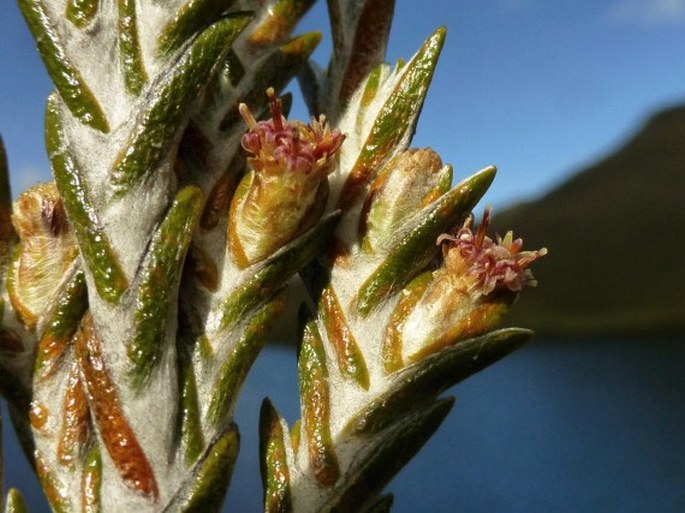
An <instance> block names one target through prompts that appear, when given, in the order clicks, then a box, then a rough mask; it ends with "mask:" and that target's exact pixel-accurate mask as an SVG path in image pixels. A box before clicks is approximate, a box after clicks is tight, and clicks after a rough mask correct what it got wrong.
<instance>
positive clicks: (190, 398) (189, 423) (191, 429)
mask: <svg viewBox="0 0 685 513" xmlns="http://www.w3.org/2000/svg"><path fill="white" fill-rule="evenodd" d="M179 371H180V378H179V385H180V388H181V393H180V398H181V411H180V416H181V443H182V447H183V449H184V455H185V459H186V464H187V465H188V466H190V465H192V464H193V463H195V461H197V459H198V458H199V457H200V454H201V453H202V449H203V447H204V445H205V440H204V436H203V434H202V424H201V421H200V404H199V401H198V396H197V384H196V382H195V372H194V368H193V366H192V364H191V362H190V357H189V356H186V355H183V356H182V357H181V361H180V364H179Z"/></svg>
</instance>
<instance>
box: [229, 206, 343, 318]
mask: <svg viewBox="0 0 685 513" xmlns="http://www.w3.org/2000/svg"><path fill="white" fill-rule="evenodd" d="M339 217H340V213H339V212H333V213H332V214H328V215H327V216H325V217H323V218H322V219H321V221H320V222H319V223H318V224H317V225H316V226H315V227H314V228H312V229H311V230H310V231H308V232H307V233H305V234H304V235H302V236H301V237H298V238H297V239H295V240H294V241H292V242H291V243H290V244H288V245H286V246H284V247H283V248H281V249H280V250H278V251H277V252H276V253H274V255H273V256H272V257H270V258H268V259H267V260H265V261H263V262H261V263H259V264H257V266H258V267H257V270H256V272H255V273H254V274H252V275H251V276H250V277H249V278H248V279H247V280H246V281H245V282H244V283H242V284H241V285H240V286H239V288H238V290H236V291H235V292H234V293H232V294H231V295H230V296H228V298H227V299H226V300H225V301H224V302H223V303H222V305H221V311H222V312H223V317H222V319H221V327H222V328H223V329H226V328H228V327H229V326H231V325H233V324H235V323H236V322H238V321H239V320H240V319H242V318H243V317H244V316H245V315H246V314H247V313H248V312H249V311H250V310H252V309H253V308H255V307H257V306H258V305H260V304H261V303H263V302H264V301H266V300H267V299H268V298H269V297H271V296H272V295H273V293H274V292H275V291H276V289H278V288H279V287H281V286H282V285H283V284H284V283H285V282H286V281H287V280H289V279H290V277H291V276H292V275H293V274H295V273H296V272H297V271H299V270H300V269H301V268H302V266H303V265H305V264H306V263H307V262H309V261H310V260H311V259H313V258H314V257H316V256H317V255H319V254H321V252H322V251H323V248H324V246H325V244H326V242H327V241H328V237H329V236H330V234H331V233H332V231H333V229H334V227H335V225H336V224H337V222H338V219H339Z"/></svg>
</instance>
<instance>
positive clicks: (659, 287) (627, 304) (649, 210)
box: [494, 106, 685, 335]
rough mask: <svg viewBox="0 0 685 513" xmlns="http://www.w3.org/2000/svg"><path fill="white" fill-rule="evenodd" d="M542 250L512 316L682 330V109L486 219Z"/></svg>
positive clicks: (571, 325) (577, 329)
mask: <svg viewBox="0 0 685 513" xmlns="http://www.w3.org/2000/svg"><path fill="white" fill-rule="evenodd" d="M494 224H495V227H496V229H497V230H498V231H499V232H500V233H501V232H504V231H505V230H506V229H507V228H509V227H515V228H516V232H515V234H520V235H522V236H523V238H524V241H525V245H526V247H527V248H537V247H540V246H546V247H547V248H548V249H549V251H550V254H549V255H548V256H547V257H546V258H545V259H543V260H542V261H540V262H539V263H538V264H537V265H536V267H535V269H534V271H535V275H536V277H537V278H538V280H539V282H540V286H539V287H538V288H537V289H536V290H530V291H526V292H527V293H525V294H523V296H522V298H521V301H520V302H519V304H517V305H516V307H515V309H514V312H513V322H515V323H516V324H519V325H523V326H529V327H532V328H534V329H536V330H538V331H539V332H543V333H548V334H571V335H575V334H591V335H604V334H624V333H625V334H646V333H651V332H655V331H658V332H676V333H677V332H679V333H683V334H685V106H682V107H677V108H672V109H669V110H666V111H663V112H661V113H659V114H657V115H655V116H654V117H653V118H651V119H650V120H649V121H648V122H647V123H646V124H645V125H644V127H643V128H642V129H641V130H640V131H639V132H638V133H637V134H636V135H635V136H634V137H633V138H631V139H630V140H629V141H628V142H627V143H626V144H625V145H624V146H623V147H622V148H621V149H619V150H618V151H616V152H615V153H614V154H612V155H610V156H608V157H607V158H605V159H603V160H601V161H600V162H598V163H596V164H595V165H593V166H591V167H590V168H588V169H586V170H584V171H582V172H580V173H578V174H577V175H575V176H574V177H573V178H572V179H570V180H569V181H568V182H566V183H564V184H563V185H561V186H560V187H558V188H557V189H555V190H554V191H552V192H550V193H549V194H547V195H546V196H545V197H543V198H541V199H539V200H537V201H534V202H530V203H525V204H520V205H517V206H516V207H513V208H511V209H510V210H508V211H505V212H503V213H501V214H500V215H498V216H497V217H496V219H495V220H494Z"/></svg>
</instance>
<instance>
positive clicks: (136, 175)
mask: <svg viewBox="0 0 685 513" xmlns="http://www.w3.org/2000/svg"><path fill="white" fill-rule="evenodd" d="M250 20H251V17H250V16H249V15H245V14H243V13H239V14H236V15H233V16H230V17H227V18H224V19H222V20H220V21H218V22H216V23H215V24H213V25H211V26H210V27H209V28H207V29H206V30H205V31H204V32H202V34H200V35H199V36H198V37H197V38H196V39H195V40H194V41H193V42H192V44H191V45H190V46H189V47H188V49H187V50H186V51H185V52H184V53H183V54H182V55H181V57H180V58H179V59H178V61H176V63H175V64H174V66H173V67H172V68H171V69H170V70H169V72H168V73H164V74H162V75H161V78H160V80H159V81H158V83H156V84H154V86H153V87H152V88H151V91H150V92H149V93H148V97H147V100H146V101H145V102H144V105H145V109H144V110H143V111H142V112H141V113H140V114H139V116H138V118H137V120H136V121H135V125H134V127H133V129H132V130H131V132H130V134H129V136H128V139H127V140H126V142H125V143H124V144H123V146H122V148H121V150H120V151H119V154H118V156H117V157H116V159H115V161H114V164H113V166H112V169H111V177H112V181H113V183H114V185H115V186H116V187H117V192H118V194H123V193H125V192H126V191H128V190H129V189H130V188H131V187H133V186H134V185H135V184H137V183H138V182H139V181H140V180H141V179H143V178H144V177H145V176H147V175H148V174H150V173H152V172H154V171H155V170H157V169H158V168H159V166H160V164H161V163H162V162H163V161H164V160H165V159H166V158H168V156H169V155H168V153H169V149H170V148H171V145H172V144H173V143H174V142H175V141H176V139H177V135H178V133H179V131H180V130H181V129H182V128H183V127H184V125H185V123H186V121H187V116H188V114H189V111H190V107H191V106H192V105H193V103H194V102H195V100H196V99H197V97H198V96H199V95H200V93H201V91H202V89H203V88H204V86H205V84H206V83H207V82H208V80H209V78H210V77H211V76H212V74H213V73H214V71H216V68H217V65H218V64H219V63H220V62H221V61H222V60H223V59H224V57H225V56H226V53H227V52H228V50H229V49H230V47H231V44H232V43H233V41H234V40H235V39H236V38H237V37H238V36H239V35H240V33H241V32H242V30H243V29H244V28H245V26H246V25H247V24H248V23H249V22H250Z"/></svg>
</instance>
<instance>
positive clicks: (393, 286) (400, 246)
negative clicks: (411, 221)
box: [356, 167, 496, 316]
mask: <svg viewBox="0 0 685 513" xmlns="http://www.w3.org/2000/svg"><path fill="white" fill-rule="evenodd" d="M495 171H496V170H495V168H494V167H489V168H486V169H484V170H482V171H480V172H478V173H476V174H475V175H473V176H472V177H470V178H468V179H466V180H465V181H463V182H462V183H460V184H459V185H457V186H456V187H455V188H454V189H452V190H451V191H450V192H448V193H447V194H445V195H444V196H442V197H441V198H440V199H438V200H437V201H436V202H435V203H433V204H431V205H430V206H429V207H428V208H427V209H426V210H425V211H424V212H422V213H421V214H419V217H418V221H417V222H416V225H415V227H414V228H413V229H412V230H410V231H409V232H408V233H407V234H406V235H405V236H404V237H403V238H402V240H400V241H399V242H398V243H397V244H396V245H395V247H394V248H393V250H392V251H391V252H390V253H389V254H388V256H387V257H386V259H385V260H384V261H383V263H381V264H380V265H379V266H378V268H377V269H376V270H375V271H374V272H373V274H372V275H371V276H370V277H369V278H368V279H367V280H366V281H365V282H364V283H363V284H362V286H361V288H360V290H359V293H358V295H357V306H356V308H357V311H358V312H359V313H360V314H361V315H362V316H366V315H368V314H369V313H370V312H371V310H372V309H373V308H375V307H376V306H377V305H379V304H380V303H381V301H383V300H384V299H386V298H387V297H388V296H390V295H391V294H393V293H394V292H396V291H398V290H399V289H401V288H402V287H403V286H404V285H405V284H406V283H407V281H409V280H410V279H412V278H413V277H414V276H415V275H416V273H417V272H419V271H420V270H421V269H422V268H423V267H425V266H426V264H427V263H428V262H429V261H430V259H431V258H432V257H433V255H434V254H435V251H436V248H437V247H436V245H435V241H436V240H437V238H438V237H439V236H440V234H442V233H444V232H447V231H449V229H450V228H452V227H453V226H455V225H456V224H458V223H459V222H460V221H462V220H463V219H464V218H465V217H466V215H467V214H468V213H469V212H470V211H471V209H472V208H473V207H474V206H475V205H476V203H477V202H478V200H479V199H480V198H481V196H482V195H483V194H484V193H485V191H486V190H487V189H488V187H489V186H490V184H491V183H492V180H493V179H494V177H495Z"/></svg>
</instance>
